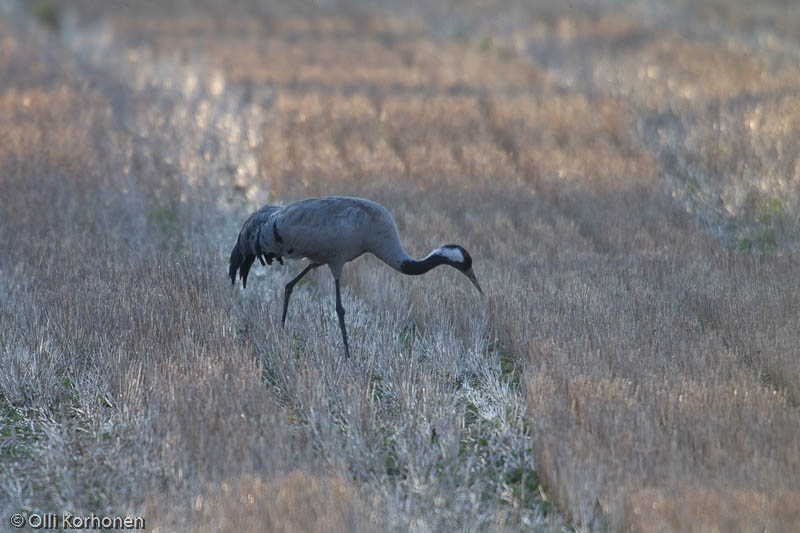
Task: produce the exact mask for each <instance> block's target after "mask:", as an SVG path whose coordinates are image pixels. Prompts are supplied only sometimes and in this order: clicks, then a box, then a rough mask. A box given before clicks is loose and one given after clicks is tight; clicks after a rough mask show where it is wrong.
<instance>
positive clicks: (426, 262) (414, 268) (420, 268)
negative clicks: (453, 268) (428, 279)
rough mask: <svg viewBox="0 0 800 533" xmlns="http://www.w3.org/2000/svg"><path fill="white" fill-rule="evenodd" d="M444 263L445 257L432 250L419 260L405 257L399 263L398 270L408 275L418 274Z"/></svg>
mask: <svg viewBox="0 0 800 533" xmlns="http://www.w3.org/2000/svg"><path fill="white" fill-rule="evenodd" d="M445 263H447V259H445V258H444V257H442V256H441V255H439V254H437V253H436V252H435V251H434V252H431V253H430V254H428V256H427V257H425V258H423V259H420V260H416V259H411V258H409V259H406V260H405V261H403V262H401V263H400V268H398V270H399V271H400V272H402V273H403V274H406V275H408V276H419V275H420V274H424V273H425V272H427V271H429V270H430V269H432V268H435V267H437V266H439V265H443V264H445Z"/></svg>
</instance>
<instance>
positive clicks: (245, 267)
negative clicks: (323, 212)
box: [228, 205, 283, 288]
mask: <svg viewBox="0 0 800 533" xmlns="http://www.w3.org/2000/svg"><path fill="white" fill-rule="evenodd" d="M278 209H279V207H278V206H274V205H265V206H264V207H262V208H261V209H259V210H258V211H256V212H255V213H253V214H252V215H250V217H249V218H248V219H247V220H246V221H245V223H244V224H243V225H242V230H241V231H240V232H239V238H238V239H236V245H235V246H234V247H233V250H231V258H230V266H229V268H228V276H229V277H230V278H231V283H234V284H235V283H236V273H237V271H238V273H239V278H241V280H242V287H244V288H247V275H248V274H249V273H250V267H252V266H253V263H254V262H255V260H256V257H258V260H259V261H261V264H262V265H263V264H265V263H266V264H272V260H273V259H278V261H280V262H281V264H283V260H282V259H281V258H280V257H276V256H275V254H273V253H268V252H267V251H266V250H261V249H260V239H259V234H260V231H261V226H262V225H263V224H264V223H265V222H266V221H267V220H268V219H269V217H270V215H271V214H272V213H274V212H275V211H277V210H278ZM273 231H276V229H275V228H274V227H273Z"/></svg>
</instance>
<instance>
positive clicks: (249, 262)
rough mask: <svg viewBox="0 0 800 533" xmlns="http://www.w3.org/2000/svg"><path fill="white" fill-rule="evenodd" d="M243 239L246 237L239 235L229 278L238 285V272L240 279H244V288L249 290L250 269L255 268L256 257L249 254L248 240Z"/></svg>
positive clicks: (232, 255)
mask: <svg viewBox="0 0 800 533" xmlns="http://www.w3.org/2000/svg"><path fill="white" fill-rule="evenodd" d="M243 237H244V235H239V239H238V240H237V241H236V246H234V247H233V250H232V251H231V259H230V267H229V268H228V276H230V278H231V283H236V271H237V270H238V271H239V277H240V278H242V287H244V288H247V274H249V273H250V267H251V266H253V262H255V260H256V256H255V255H254V254H252V253H249V250H248V248H249V246H248V243H247V239H244V238H243Z"/></svg>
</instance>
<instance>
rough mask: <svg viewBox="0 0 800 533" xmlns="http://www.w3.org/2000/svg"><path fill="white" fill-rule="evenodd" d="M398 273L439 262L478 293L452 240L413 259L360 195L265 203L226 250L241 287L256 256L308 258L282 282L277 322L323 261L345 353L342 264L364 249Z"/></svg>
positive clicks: (380, 211)
mask: <svg viewBox="0 0 800 533" xmlns="http://www.w3.org/2000/svg"><path fill="white" fill-rule="evenodd" d="M367 252H369V253H372V254H373V255H375V256H376V257H377V258H378V259H380V260H381V261H383V262H384V263H386V264H387V265H389V266H390V267H392V268H393V269H395V270H397V271H398V272H402V273H403V274H408V275H410V276H418V275H420V274H424V273H425V272H427V271H429V270H430V269H432V268H434V267H437V266H439V265H450V266H451V267H453V268H456V269H457V270H459V271H460V272H462V273H463V274H464V275H466V276H467V277H468V278H469V280H470V281H471V282H472V284H473V285H475V288H476V289H478V292H480V293H483V291H482V290H481V286H480V285H479V284H478V280H477V279H475V274H474V273H473V272H472V257H470V255H469V253H467V251H466V250H465V249H464V248H462V247H461V246H458V245H456V244H448V245H446V246H442V247H440V248H437V249H436V250H434V251H432V252H431V253H429V254H428V255H427V256H425V257H424V258H423V259H419V260H417V259H414V258H412V257H411V256H409V255H408V253H406V251H405V249H403V245H402V244H400V235H399V234H398V232H397V226H396V225H395V223H394V219H393V218H392V215H391V214H390V213H389V211H388V210H387V209H386V208H385V207H383V206H382V205H380V204H378V203H376V202H372V201H370V200H365V199H363V198H347V197H339V196H335V197H327V198H312V199H309V200H302V201H300V202H296V203H293V204H290V205H287V206H277V205H265V206H264V207H262V208H261V209H259V210H258V211H256V212H255V213H253V214H251V215H250V217H249V218H248V219H247V220H246V221H245V223H244V225H243V226H242V230H241V231H240V232H239V238H238V239H237V240H236V245H235V246H234V247H233V250H232V251H231V258H230V268H229V270H228V275H229V276H230V278H231V282H232V283H234V284H235V283H236V275H237V272H238V275H239V277H240V278H241V280H242V286H243V287H247V274H248V273H249V272H250V267H251V266H253V263H254V262H255V260H256V258H258V260H259V261H260V262H261V264H262V265H265V264H269V265H271V264H272V261H278V262H279V263H280V264H283V258H284V257H286V258H288V259H307V260H308V261H309V264H308V266H307V267H306V268H305V269H303V271H302V272H300V274H298V275H297V277H295V278H294V279H292V280H291V281H290V282H289V283H287V284H286V288H285V290H284V294H283V315H282V316H281V325H284V324H285V323H286V311H287V309H288V308H289V297H290V296H291V295H292V290H293V289H294V286H295V285H296V284H297V282H298V281H300V279H301V278H302V277H303V276H305V275H306V274H308V272H309V271H310V270H312V269H314V268H317V267H319V266H322V265H328V268H330V270H331V274H333V279H334V282H335V284H336V314H337V315H339V327H340V328H341V330H342V340H343V341H344V353H345V356H346V357H350V349H349V348H348V345H347V330H346V329H345V325H344V307H342V296H341V292H340V288H339V280H340V278H341V277H342V269H343V268H344V265H345V263H347V262H349V261H352V260H353V259H355V258H357V257H358V256H360V255H362V254H364V253H367Z"/></svg>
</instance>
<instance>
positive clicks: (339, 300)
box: [334, 279, 350, 359]
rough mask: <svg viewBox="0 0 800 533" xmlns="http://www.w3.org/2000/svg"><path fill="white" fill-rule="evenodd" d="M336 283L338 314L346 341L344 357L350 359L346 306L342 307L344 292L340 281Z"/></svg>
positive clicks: (343, 338) (343, 337)
mask: <svg viewBox="0 0 800 533" xmlns="http://www.w3.org/2000/svg"><path fill="white" fill-rule="evenodd" d="M334 281H336V314H337V315H339V327H340V328H342V340H343V341H344V356H345V357H346V358H348V359H350V348H348V346H347V330H346V329H345V327H344V306H342V291H341V290H340V289H339V280H338V279H337V280H334Z"/></svg>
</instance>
